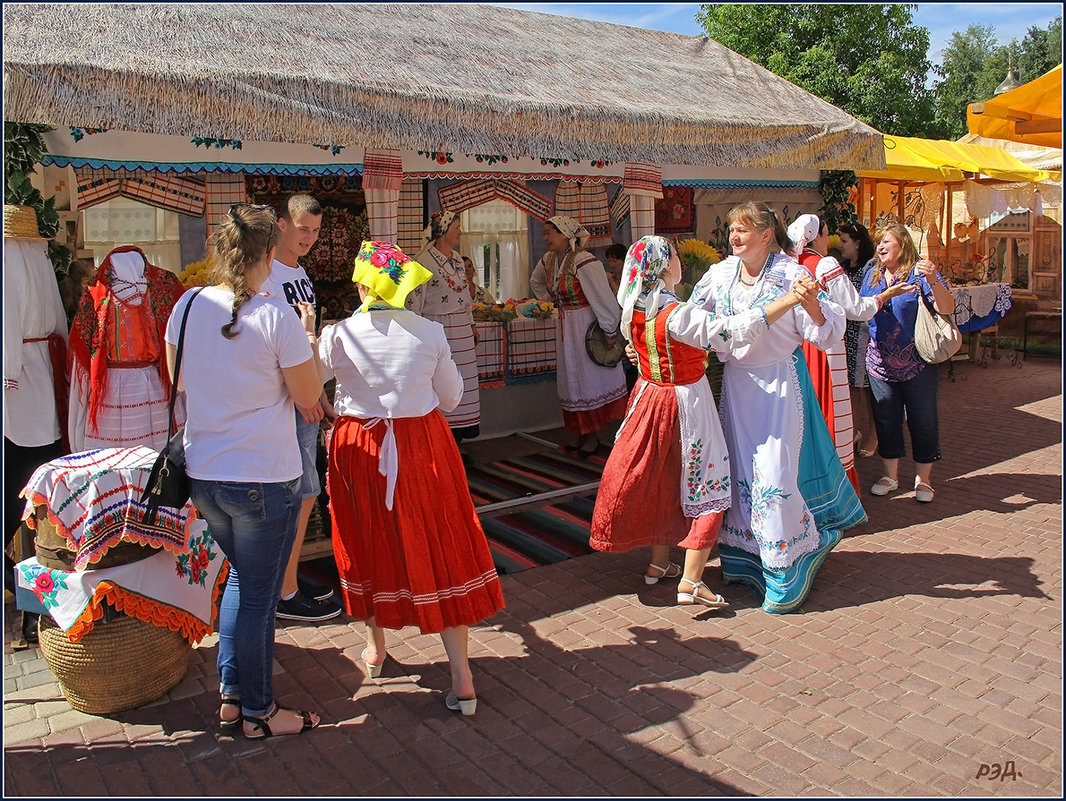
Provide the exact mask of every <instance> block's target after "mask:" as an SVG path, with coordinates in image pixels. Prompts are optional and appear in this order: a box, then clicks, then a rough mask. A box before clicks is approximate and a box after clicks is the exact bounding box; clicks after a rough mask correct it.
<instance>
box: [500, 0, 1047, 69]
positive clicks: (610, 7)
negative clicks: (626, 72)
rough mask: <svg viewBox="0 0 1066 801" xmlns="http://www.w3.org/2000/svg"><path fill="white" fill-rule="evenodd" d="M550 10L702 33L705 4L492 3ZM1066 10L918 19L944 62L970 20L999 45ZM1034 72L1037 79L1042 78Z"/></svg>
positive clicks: (939, 9)
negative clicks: (701, 11)
mask: <svg viewBox="0 0 1066 801" xmlns="http://www.w3.org/2000/svg"><path fill="white" fill-rule="evenodd" d="M487 5H495V6H507V7H509V8H518V9H523V10H526V11H539V12H541V13H545V14H561V15H563V16H567V17H577V18H579V19H590V20H597V21H599V22H613V23H616V24H618V25H630V26H633V27H636V28H650V29H652V30H657V31H668V32H670V33H681V34H685V35H688V36H702V35H703V30H702V29H701V28H700V26H699V25H697V24H696V12H697V11H698V10H699V7H700V4H699V3H488V4H487ZM1061 14H1062V5H1061V4H1059V3H1014V2H1011V3H1008V2H995V3H919V4H918V7H917V9H916V10H915V11H914V13H913V19H914V23H915V24H916V25H921V26H923V27H925V28H928V29H929V60H930V61H931V62H933V63H934V64H939V63H940V60H941V54H942V51H943V49H944V47H945V46H946V45H947V44H948V42H950V41H951V34H952V33H954V32H956V31H958V32H959V33H962V32H963V31H965V30H966V28H967V27H969V26H970V25H991V26H992V27H993V28H995V34H996V38H997V39H998V41H999V44H1001V45H1006V44H1009V43H1010V42H1011V40H1012V39H1017V40H1018V41H1021V40H1022V38H1024V36H1025V34H1026V31H1028V30H1029V28H1032V27H1040V28H1046V27H1047V25H1048V23H1049V22H1051V20H1053V19H1055V17H1057V16H1059V15H1061ZM1036 77H1038V76H1036V75H1034V76H1031V78H1036Z"/></svg>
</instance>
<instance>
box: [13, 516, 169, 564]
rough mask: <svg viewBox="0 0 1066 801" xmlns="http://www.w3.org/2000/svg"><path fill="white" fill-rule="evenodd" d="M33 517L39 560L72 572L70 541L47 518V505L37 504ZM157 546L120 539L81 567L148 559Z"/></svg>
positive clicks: (34, 544)
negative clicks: (35, 521) (95, 559)
mask: <svg viewBox="0 0 1066 801" xmlns="http://www.w3.org/2000/svg"><path fill="white" fill-rule="evenodd" d="M34 517H35V518H36V520H37V535H36V536H35V537H34V538H33V547H34V550H35V551H36V554H37V562H38V564H41V565H44V566H45V567H47V568H51V569H52V570H64V571H66V572H67V573H70V572H72V571H73V570H74V557H75V556H76V554H75V553H74V551H72V550H70V543H69V542H68V541H67V538H66V537H64V536H63V535H62V534H60V533H59V531H58V530H57V529H56V527H55V523H53V522H52V521H51V520H49V519H48V508H47V507H46V506H38V507H37V511H36V513H35V515H34ZM158 550H159V549H158V548H153V547H152V546H150V545H141V544H140V543H137V542H119V543H116V544H115V545H112V546H111V547H110V548H108V549H107V551H106V552H105V553H104V555H103V556H101V557H100V559H99V561H97V562H93V563H91V564H88V565H85V567H84V568H83V569H84V570H103V569H104V568H107V567H118V566H119V565H128V564H130V563H131V562H139V561H140V560H141V559H147V558H148V557H149V556H153V555H154V554H156V553H157V552H158Z"/></svg>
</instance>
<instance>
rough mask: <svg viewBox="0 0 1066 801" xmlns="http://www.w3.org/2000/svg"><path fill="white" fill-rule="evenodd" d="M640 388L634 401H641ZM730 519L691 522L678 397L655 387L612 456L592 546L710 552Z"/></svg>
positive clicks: (713, 516)
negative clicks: (684, 493)
mask: <svg viewBox="0 0 1066 801" xmlns="http://www.w3.org/2000/svg"><path fill="white" fill-rule="evenodd" d="M640 383H642V382H638V384H637V386H636V387H634V390H633V394H632V395H631V396H630V397H631V398H634V399H636V398H637V395H638V390H639V389H640ZM724 517H725V512H724V511H722V512H714V513H712V514H707V515H702V516H701V517H697V518H689V517H685V513H684V512H683V511H682V509H681V422H680V419H679V417H678V412H677V394H676V393H675V392H674V390H673V388H672V387H663V386H659V385H657V384H652V383H650V382H649V383H648V384H647V387H646V388H645V390H644V393H643V394H642V395H641V396H640V399H639V403H637V406H636V408H634V409H633V410H632V411H631V412H630V416H629V419H628V420H626V422H625V424H624V425H623V426H622V428H621V430H620V431H619V432H618V439H617V441H616V442H615V444H614V448H612V449H611V455H610V456H608V457H607V464H606V465H605V466H604V468H603V479H602V480H601V482H600V490H599V492H598V493H597V494H596V506H595V508H594V509H593V512H592V529H591V532H590V534H589V545H590V546H591V547H592V548H593V549H595V550H597V551H612V552H620V551H628V550H630V549H632V548H639V547H641V546H644V545H676V546H678V547H681V548H690V549H693V550H700V549H703V548H710V547H712V546H713V545H714V544H715V543H716V542H717V541H718V531H719V529H721V527H722V520H723V519H724Z"/></svg>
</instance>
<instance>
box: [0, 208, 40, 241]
mask: <svg viewBox="0 0 1066 801" xmlns="http://www.w3.org/2000/svg"><path fill="white" fill-rule="evenodd" d="M4 239H24V240H43V239H44V237H42V236H41V232H40V230H39V229H38V228H37V212H35V211H34V210H33V208H32V207H31V206H11V205H9V204H7V203H5V204H4Z"/></svg>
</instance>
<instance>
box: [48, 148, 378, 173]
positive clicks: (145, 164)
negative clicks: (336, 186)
mask: <svg viewBox="0 0 1066 801" xmlns="http://www.w3.org/2000/svg"><path fill="white" fill-rule="evenodd" d="M41 163H42V164H52V165H54V166H56V167H92V168H93V169H95V170H98V169H101V168H102V167H107V168H109V169H112V170H154V171H156V172H177V173H183V172H193V173H195V172H227V173H250V174H253V175H291V176H300V175H352V174H353V173H354V174H357V175H362V174H363V165H362V164H220V163H219V162H204V163H196V162H183V163H181V164H168V163H165V162H158V161H111V160H109V159H90V158H78V157H74V156H57V155H55V154H53V153H46V154H45V155H44V156H43V157H42V158H41Z"/></svg>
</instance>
